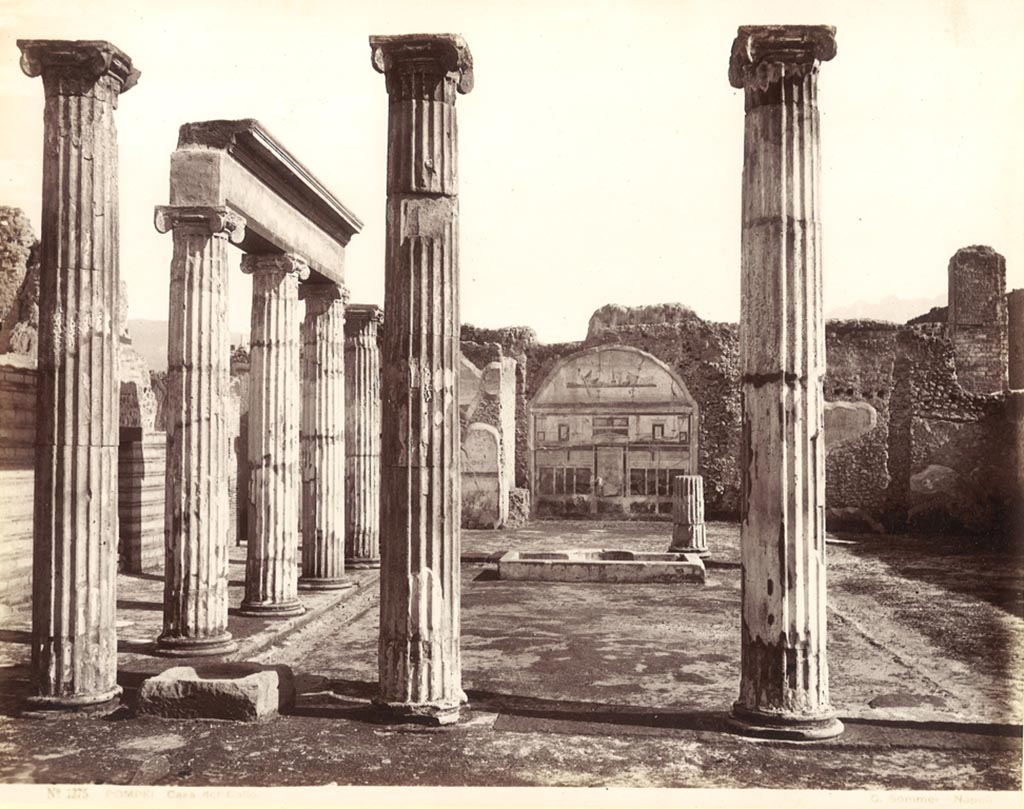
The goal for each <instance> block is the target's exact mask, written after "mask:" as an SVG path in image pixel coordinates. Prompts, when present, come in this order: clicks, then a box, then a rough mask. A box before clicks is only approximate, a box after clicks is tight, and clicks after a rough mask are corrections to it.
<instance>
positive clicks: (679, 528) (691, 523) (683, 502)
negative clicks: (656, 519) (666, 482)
mask: <svg viewBox="0 0 1024 809" xmlns="http://www.w3.org/2000/svg"><path fill="white" fill-rule="evenodd" d="M668 550H669V553H695V554H697V555H699V556H702V557H706V556H710V555H711V552H710V551H709V550H708V538H707V531H706V530H705V527H704V478H702V477H701V476H700V475H676V476H675V477H674V478H673V479H672V544H671V545H669V548H668Z"/></svg>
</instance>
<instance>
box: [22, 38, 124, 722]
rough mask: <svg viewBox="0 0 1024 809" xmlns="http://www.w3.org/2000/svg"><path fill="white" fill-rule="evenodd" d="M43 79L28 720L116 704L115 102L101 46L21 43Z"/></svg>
mask: <svg viewBox="0 0 1024 809" xmlns="http://www.w3.org/2000/svg"><path fill="white" fill-rule="evenodd" d="M18 47H19V48H21V52H22V57H21V67H22V70H23V71H24V72H25V73H26V74H27V75H28V76H30V77H34V76H40V75H41V76H42V77H43V89H44V92H45V94H46V106H45V108H44V112H43V143H44V149H43V194H42V233H41V239H40V244H41V248H40V282H39V360H38V393H37V397H38V398H37V407H36V411H37V419H38V421H37V424H36V462H35V521H34V533H35V536H34V556H33V563H32V598H33V600H32V675H33V679H34V681H35V682H34V685H35V691H36V694H35V696H33V697H31V698H30V699H29V712H30V713H33V712H34V713H36V714H37V715H40V714H43V715H45V714H46V713H47V712H50V711H64V710H89V711H96V712H101V711H104V710H106V709H108V708H110V707H112V706H113V705H114V704H115V702H114V701H115V700H116V698H117V696H118V694H120V693H121V688H120V686H118V684H117V637H116V633H115V630H114V621H115V617H114V614H115V609H116V604H117V593H116V586H117V536H118V523H117V446H118V406H119V386H118V381H117V379H118V376H117V364H118V327H117V320H118V317H117V313H118V284H119V270H118V237H119V229H118V204H117V203H118V192H117V131H116V128H115V126H114V110H115V109H116V108H117V99H118V96H119V95H120V94H121V93H123V92H126V91H127V90H129V89H130V88H131V87H132V86H134V84H135V82H136V81H137V80H138V77H139V72H138V71H137V70H135V69H133V68H132V61H131V59H129V58H128V56H127V55H125V54H124V53H123V52H122V51H120V50H118V49H117V48H115V47H114V46H113V45H111V44H110V43H108V42H69V41H61V40H19V41H18Z"/></svg>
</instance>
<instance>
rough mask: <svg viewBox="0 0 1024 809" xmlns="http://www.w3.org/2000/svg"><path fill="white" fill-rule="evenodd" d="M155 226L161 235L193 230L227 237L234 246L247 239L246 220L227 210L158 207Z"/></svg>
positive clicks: (193, 207)
mask: <svg viewBox="0 0 1024 809" xmlns="http://www.w3.org/2000/svg"><path fill="white" fill-rule="evenodd" d="M153 226H154V227H155V228H156V229H157V232H159V233H167V231H169V230H192V231H200V232H202V233H204V234H205V235H208V236H225V237H227V238H228V239H230V240H231V241H232V242H233V243H234V244H239V243H241V241H242V240H243V239H244V238H245V219H244V218H242V217H241V216H240V215H239V214H237V213H235V212H234V211H231V210H228V209H227V208H214V207H206V206H192V205H186V206H179V205H157V206H156V210H155V211H154V214H153Z"/></svg>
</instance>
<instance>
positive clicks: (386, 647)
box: [370, 35, 473, 724]
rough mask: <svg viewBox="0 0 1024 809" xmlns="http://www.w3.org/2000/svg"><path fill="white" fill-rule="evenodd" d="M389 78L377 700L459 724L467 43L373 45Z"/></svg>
mask: <svg viewBox="0 0 1024 809" xmlns="http://www.w3.org/2000/svg"><path fill="white" fill-rule="evenodd" d="M370 46H371V48H372V50H373V65H374V67H375V68H376V69H377V70H379V71H380V72H382V73H384V74H385V76H386V79H387V91H388V97H389V99H388V100H389V103H388V183H387V188H388V203H387V239H386V247H385V270H384V272H385V275H384V288H385V298H384V310H385V311H386V312H387V313H388V323H387V328H386V329H385V332H384V346H383V364H382V374H381V377H382V385H381V389H382V400H383V401H382V413H381V427H382V437H381V467H382V468H381V617H380V643H379V665H380V694H379V697H378V703H379V704H381V705H382V706H383V707H385V708H386V709H388V710H390V711H391V712H392V713H393V714H395V715H396V716H397V717H399V718H401V719H412V720H417V719H418V720H421V721H430V722H434V723H438V724H447V723H451V722H455V721H456V720H457V719H458V714H459V704H460V702H461V701H463V700H464V699H465V694H464V693H463V691H462V682H461V681H462V666H461V660H460V652H459V605H460V587H459V546H460V536H459V530H460V529H459V520H460V511H461V505H462V503H461V492H460V488H461V485H460V470H459V454H460V453H459V440H460V438H459V435H460V434H459V407H458V404H459V391H458V380H459V357H460V352H459V261H458V196H457V184H456V178H457V173H456V156H457V138H456V123H455V97H456V93H457V92H462V93H466V92H469V91H470V90H471V89H472V83H473V73H472V59H471V57H470V53H469V49H468V48H467V47H466V44H465V42H464V41H463V40H462V38H461V37H459V36H453V35H435V36H428V35H412V36H397V37H371V38H370Z"/></svg>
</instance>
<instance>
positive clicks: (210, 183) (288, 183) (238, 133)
mask: <svg viewBox="0 0 1024 809" xmlns="http://www.w3.org/2000/svg"><path fill="white" fill-rule="evenodd" d="M171 205H173V206H206V207H214V208H216V207H226V208H227V209H228V210H230V211H233V212H235V213H237V214H238V215H240V216H241V217H242V218H243V219H244V220H245V222H246V227H245V238H244V240H243V241H242V243H241V244H240V247H241V248H242V250H244V251H245V252H247V253H296V254H299V255H301V256H302V257H303V259H304V260H305V261H306V263H307V264H308V266H309V269H310V271H311V272H312V274H313V275H312V277H311V281H312V282H314V283H317V282H322V281H330V282H332V283H344V280H345V278H344V266H345V263H344V257H345V251H344V248H345V245H347V244H348V242H349V240H350V239H351V238H352V236H353V235H355V234H356V233H358V232H359V231H360V230H361V229H362V227H363V223H362V222H361V221H360V220H359V219H358V218H357V217H356V216H355V214H353V213H352V212H351V211H349V210H348V209H347V208H346V207H345V206H344V205H342V204H341V203H340V202H339V201H338V200H337V198H335V197H334V195H333V194H331V192H330V191H328V190H327V189H326V188H325V187H324V185H323V184H322V183H321V182H320V181H319V180H318V179H316V177H314V176H313V175H312V174H311V173H310V171H309V170H308V169H307V168H306V167H305V166H303V165H302V163H300V162H299V161H298V160H297V159H296V158H295V157H293V156H292V154H291V153H290V152H289V151H288V150H287V149H286V148H285V147H284V146H282V145H281V143H280V142H279V141H277V140H276V139H275V138H274V137H273V136H272V135H271V134H270V133H269V132H268V131H267V129H266V127H264V126H263V125H262V124H261V123H260V122H259V121H256V120H254V119H251V118H246V119H242V120H237V121H200V122H195V123H188V124H184V125H183V126H182V127H181V129H180V130H179V134H178V147H177V149H175V151H174V152H173V153H172V154H171Z"/></svg>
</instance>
